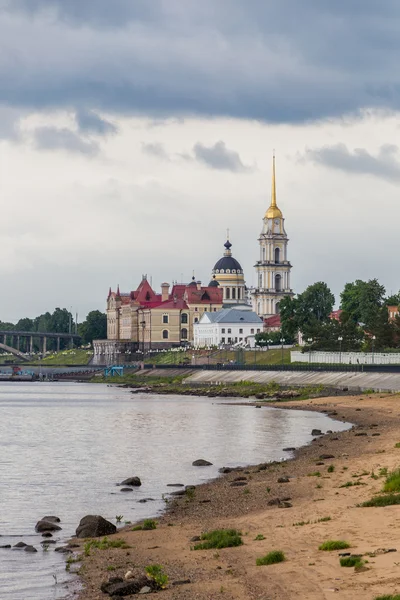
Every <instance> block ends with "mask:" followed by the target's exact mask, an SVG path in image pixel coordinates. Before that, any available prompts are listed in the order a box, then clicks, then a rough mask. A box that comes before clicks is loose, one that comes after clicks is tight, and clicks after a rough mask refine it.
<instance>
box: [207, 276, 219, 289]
mask: <svg viewBox="0 0 400 600" xmlns="http://www.w3.org/2000/svg"><path fill="white" fill-rule="evenodd" d="M208 287H219V282H218V281H217V280H216V279H215V275H214V277H213V278H212V279H211V281H210V283H209V284H208Z"/></svg>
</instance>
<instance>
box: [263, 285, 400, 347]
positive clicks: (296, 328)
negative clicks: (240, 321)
mask: <svg viewBox="0 0 400 600" xmlns="http://www.w3.org/2000/svg"><path fill="white" fill-rule="evenodd" d="M334 305H335V296H334V295H333V293H332V292H331V290H330V289H329V287H328V286H327V284H326V283H324V282H322V281H319V282H317V283H314V284H313V285H310V286H308V287H307V288H306V289H305V290H304V292H303V293H302V294H298V295H297V296H295V297H293V298H291V297H289V296H287V297H285V298H284V299H283V300H281V302H280V304H279V312H280V317H281V331H280V332H279V334H278V335H279V336H280V339H285V341H286V342H287V343H291V342H293V341H294V340H295V339H296V338H297V336H298V333H299V332H300V333H301V336H302V338H303V342H304V344H305V346H306V349H307V348H308V349H311V350H327V351H338V350H343V351H364V352H368V351H371V350H373V349H374V350H377V351H385V350H388V351H393V350H395V349H400V317H399V316H396V317H394V318H390V315H389V311H388V306H396V307H398V306H399V305H400V292H399V293H397V294H394V295H393V294H392V295H389V296H387V295H386V290H385V287H384V286H383V285H381V284H380V283H379V282H378V280H377V279H370V280H369V281H362V280H361V279H357V280H356V281H354V282H352V283H346V285H345V286H344V289H343V291H342V292H341V294H340V310H341V313H340V316H338V318H335V317H334V316H333V315H332V311H333V307H334ZM260 335H261V336H262V339H264V340H265V339H267V337H268V332H265V333H263V334H260ZM275 337H276V333H275Z"/></svg>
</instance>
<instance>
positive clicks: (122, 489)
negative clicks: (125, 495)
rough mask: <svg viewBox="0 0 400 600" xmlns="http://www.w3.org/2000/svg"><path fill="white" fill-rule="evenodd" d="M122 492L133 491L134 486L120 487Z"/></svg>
mask: <svg viewBox="0 0 400 600" xmlns="http://www.w3.org/2000/svg"><path fill="white" fill-rule="evenodd" d="M120 492H133V489H132V488H127V487H123V488H121V489H120Z"/></svg>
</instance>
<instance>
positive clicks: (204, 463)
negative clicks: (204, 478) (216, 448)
mask: <svg viewBox="0 0 400 600" xmlns="http://www.w3.org/2000/svg"><path fill="white" fill-rule="evenodd" d="M192 465H193V467H211V466H212V463H211V462H209V461H208V460H204V459H203V458H199V459H197V460H194V461H193V462H192Z"/></svg>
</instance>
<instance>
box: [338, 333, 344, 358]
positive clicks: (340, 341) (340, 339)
mask: <svg viewBox="0 0 400 600" xmlns="http://www.w3.org/2000/svg"><path fill="white" fill-rule="evenodd" d="M338 342H339V364H341V362H342V342H343V338H342V336H341V335H340V336H339V337H338Z"/></svg>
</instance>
